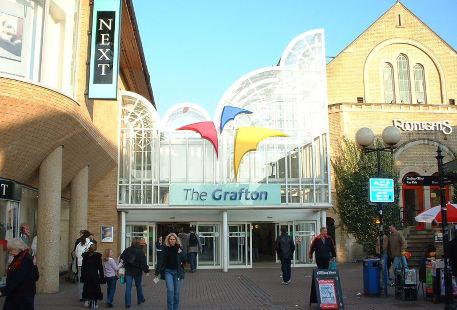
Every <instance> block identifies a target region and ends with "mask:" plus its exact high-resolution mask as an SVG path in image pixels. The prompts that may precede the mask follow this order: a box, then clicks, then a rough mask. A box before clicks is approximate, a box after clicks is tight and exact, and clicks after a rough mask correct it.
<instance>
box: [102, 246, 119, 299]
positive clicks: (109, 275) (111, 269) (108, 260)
mask: <svg viewBox="0 0 457 310" xmlns="http://www.w3.org/2000/svg"><path fill="white" fill-rule="evenodd" d="M121 266H122V263H119V264H118V263H116V261H115V260H114V258H113V250H111V249H106V250H105V253H104V256H103V271H104V273H105V279H106V307H107V308H112V307H113V299H114V294H115V293H116V283H117V278H118V277H117V273H118V271H119V269H120V268H121Z"/></svg>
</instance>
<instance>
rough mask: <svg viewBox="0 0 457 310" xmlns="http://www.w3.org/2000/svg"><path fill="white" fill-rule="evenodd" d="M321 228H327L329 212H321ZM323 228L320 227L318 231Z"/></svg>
mask: <svg viewBox="0 0 457 310" xmlns="http://www.w3.org/2000/svg"><path fill="white" fill-rule="evenodd" d="M320 213H321V227H326V226H327V211H325V210H322V211H321V212H320ZM321 227H318V230H317V231H319V230H320V228H321Z"/></svg>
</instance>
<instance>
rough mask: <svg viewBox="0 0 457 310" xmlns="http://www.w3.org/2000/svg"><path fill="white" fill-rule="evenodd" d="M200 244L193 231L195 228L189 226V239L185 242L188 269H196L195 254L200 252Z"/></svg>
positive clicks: (192, 270) (193, 270)
mask: <svg viewBox="0 0 457 310" xmlns="http://www.w3.org/2000/svg"><path fill="white" fill-rule="evenodd" d="M201 251H202V244H201V242H200V238H199V237H198V235H197V234H196V233H195V229H193V228H191V229H190V233H189V239H188V244H187V256H188V259H189V263H190V271H191V272H195V271H197V254H198V253H201Z"/></svg>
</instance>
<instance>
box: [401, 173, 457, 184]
mask: <svg viewBox="0 0 457 310" xmlns="http://www.w3.org/2000/svg"><path fill="white" fill-rule="evenodd" d="M403 184H406V185H421V186H433V185H439V182H438V177H437V176H421V175H417V176H407V177H405V178H404V179H403ZM443 184H445V185H448V184H452V181H451V180H450V179H449V178H447V177H443Z"/></svg>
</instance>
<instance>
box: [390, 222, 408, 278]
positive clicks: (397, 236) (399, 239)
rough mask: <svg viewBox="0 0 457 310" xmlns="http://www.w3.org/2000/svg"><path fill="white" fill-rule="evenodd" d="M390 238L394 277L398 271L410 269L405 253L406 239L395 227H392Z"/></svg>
mask: <svg viewBox="0 0 457 310" xmlns="http://www.w3.org/2000/svg"><path fill="white" fill-rule="evenodd" d="M389 229H390V237H389V248H390V255H392V257H393V259H394V261H393V263H392V265H393V269H394V275H395V270H396V269H401V268H408V264H407V263H406V258H405V256H404V255H403V253H404V252H405V250H406V240H405V237H403V235H402V234H401V232H399V231H398V230H397V228H396V227H395V225H390V227H389Z"/></svg>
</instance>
